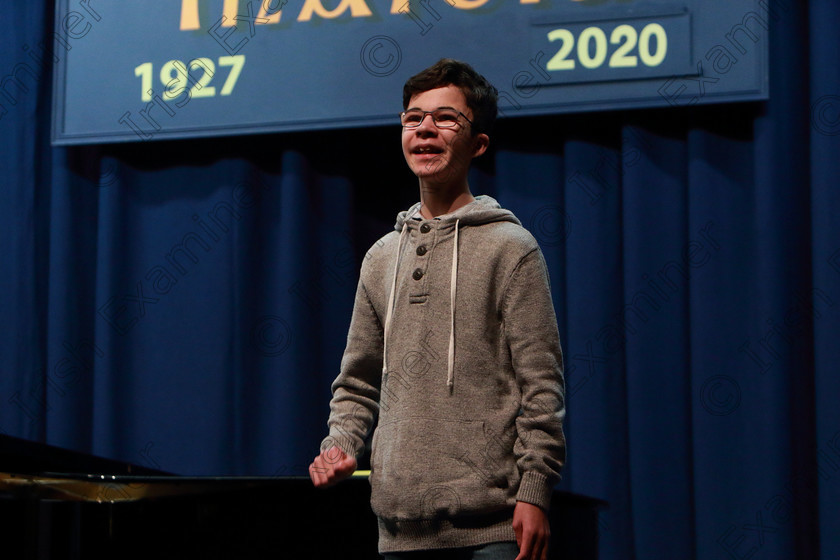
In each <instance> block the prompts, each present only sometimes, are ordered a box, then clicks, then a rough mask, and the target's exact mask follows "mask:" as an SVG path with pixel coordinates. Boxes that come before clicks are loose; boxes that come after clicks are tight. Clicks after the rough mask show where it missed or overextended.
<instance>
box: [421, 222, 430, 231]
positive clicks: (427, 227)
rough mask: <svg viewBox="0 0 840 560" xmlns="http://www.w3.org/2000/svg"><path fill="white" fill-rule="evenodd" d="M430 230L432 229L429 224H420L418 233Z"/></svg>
mask: <svg viewBox="0 0 840 560" xmlns="http://www.w3.org/2000/svg"><path fill="white" fill-rule="evenodd" d="M430 231H432V226H430V225H429V224H423V225H422V226H420V233H429V232H430Z"/></svg>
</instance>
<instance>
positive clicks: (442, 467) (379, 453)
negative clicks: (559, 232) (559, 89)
mask: <svg viewBox="0 0 840 560" xmlns="http://www.w3.org/2000/svg"><path fill="white" fill-rule="evenodd" d="M419 207H420V204H419V203H418V204H415V205H414V206H412V207H411V208H410V209H409V210H407V211H405V212H401V213H400V214H399V215H398V217H397V223H396V225H395V231H393V232H391V233H389V234H387V235H386V236H384V237H383V238H382V239H380V240H379V241H377V242H376V244H374V246H373V247H372V248H371V249H370V251H369V252H368V253H367V255H366V257H365V261H364V263H363V264H362V271H361V277H360V279H359V285H358V289H357V292H356V301H355V307H354V310H353V318H352V321H351V324H350V332H349V334H348V337H347V347H346V350H345V352H344V357H343V359H342V362H341V372H340V374H339V376H338V378H337V379H336V380H335V382H334V383H333V385H332V391H333V399H332V401H331V403H330V418H329V421H328V424H329V427H330V435H329V437H327V438H326V439H325V440H324V441H323V442H322V446H321V447H322V449H327V448H329V447H332V446H333V445H338V446H339V447H341V448H342V449H343V450H344V451H345V452H347V453H348V454H359V453H361V451H362V449H363V446H364V438H365V437H366V435H367V433H368V432H369V431H370V429H371V427H372V426H373V425H374V423H375V422H376V420H377V417H378V424H377V427H376V430H375V432H374V435H373V442H372V456H371V477H370V482H371V487H372V488H371V505H372V507H373V510H374V512H375V513H376V515H377V517H378V518H379V525H380V531H379V535H380V540H379V550H380V552H395V551H401V550H414V549H433V548H446V547H458V546H474V545H481V544H485V543H489V542H496V541H512V540H515V535H514V533H513V528H512V525H511V523H512V515H513V507H514V505H515V504H516V501H517V500H519V501H524V502H529V503H532V504H536V505H538V506H540V507H542V508H544V509H548V505H549V502H550V496H551V490H552V488H553V487H554V485H555V483H556V482H557V480H558V479H559V475H560V468H561V466H562V464H563V461H564V459H565V439H564V437H563V428H562V424H563V418H564V414H565V406H564V394H563V363H562V355H561V350H560V341H559V336H558V332H557V322H556V318H555V316H554V308H553V306H552V301H551V295H550V292H549V284H548V275H547V272H546V267H545V262H544V260H543V257H542V253H541V252H540V249H539V246H538V245H537V242H536V240H535V239H534V238H533V236H531V234H530V233H528V232H527V231H526V230H525V229H524V228H523V227H522V226H521V224H520V222H519V220H517V219H516V217H515V216H514V215H513V214H512V213H511V212H509V211H507V210H504V209H502V208H501V207H500V206H499V204H498V203H497V202H496V201H495V200H493V199H492V198H490V197H488V196H479V197H477V198H476V200H475V201H474V202H472V203H470V204H468V205H466V206H463V207H461V208H459V209H458V210H456V211H455V212H453V213H451V214H447V215H444V216H440V217H438V218H437V219H433V220H425V219H422V218H421V216H420V214H419V212H418V210H419ZM395 286H396V290H394V287H395ZM383 357H384V359H383Z"/></svg>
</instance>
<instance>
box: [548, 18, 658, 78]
mask: <svg viewBox="0 0 840 560" xmlns="http://www.w3.org/2000/svg"><path fill="white" fill-rule="evenodd" d="M654 39H655V40H656V43H655V46H654V45H653V44H652V43H653V40H654ZM548 40H549V41H552V42H553V41H560V48H559V49H557V53H555V55H554V56H553V57H551V59H550V60H549V61H548V62H547V63H546V65H545V68H546V70H549V71H555V70H574V68H575V65H576V62H580V64H581V66H583V67H584V68H587V69H594V68H600V67H601V66H602V65H603V64H604V62H605V61H606V60H607V54H608V52H609V47H608V46H607V34H606V33H604V30H603V29H601V28H600V27H597V26H591V27H587V28H586V29H584V30H583V31H581V32H580V35H578V37H577V41H575V35H574V33H572V32H571V31H569V30H568V29H553V30H551V31H549V32H548ZM575 42H577V53H576V54H577V61H576V60H575V59H574V58H569V55H570V54H572V51H573V50H575ZM609 43H610V45H616V46H617V48H616V49H615V50H614V51H613V52H612V55H610V57H609V62H608V63H607V65H608V66H609V67H610V68H633V67H636V66H638V65H639V59H641V61H642V63H643V64H644V65H645V66H659V65H660V64H662V61H663V60H665V55H666V54H667V53H668V35H667V33H666V32H665V28H663V27H662V26H661V25H659V24H658V23H649V24H647V25H646V26H645V27H644V28H642V31H641V32H640V33H638V34H637V32H636V29H635V28H634V27H633V26H632V25H627V24H623V25H619V26H618V27H616V28H615V29H613V30H612V33H610V39H609ZM637 43H638V53H639V55H638V56H636V55H635V54H631V53H632V52H633V50H634V49H635V48H636V45H637Z"/></svg>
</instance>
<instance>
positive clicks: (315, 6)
mask: <svg viewBox="0 0 840 560" xmlns="http://www.w3.org/2000/svg"><path fill="white" fill-rule="evenodd" d="M348 8H350V16H351V17H366V16H372V15H373V14H372V13H371V11H370V8H368V6H367V4H365V0H341V3H340V4H339V5H338V6H337V7H336V8H335V9H333V10H327V9H326V8H324V5H323V4H321V0H306V2H305V3H304V5H303V8H301V10H300V15H299V16H298V21H309V20H311V19H312V14H313V13H315V14H318V15H319V16H320V17H322V18H324V19H333V18H337V17H338V16H340V15H341V14H343V13H344V12H346V11H347V9H348Z"/></svg>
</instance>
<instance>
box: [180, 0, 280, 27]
mask: <svg viewBox="0 0 840 560" xmlns="http://www.w3.org/2000/svg"><path fill="white" fill-rule="evenodd" d="M199 2H200V0H181V26H180V28H181V31H194V30H196V29H200V28H201V17H200V12H199ZM275 3H276V4H278V6H283V5H284V4H285V2H283V1H282V0H261V1H260V11H259V14H257V19H256V21H255V22H254V23H256V24H257V25H264V24H268V23H278V22H279V21H280V17H281V16H282V10H275V9H272V5H273V4H275ZM269 10H270V11H271V13H269ZM238 13H239V0H225V2H224V4H223V5H222V27H236V16H237V15H238Z"/></svg>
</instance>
